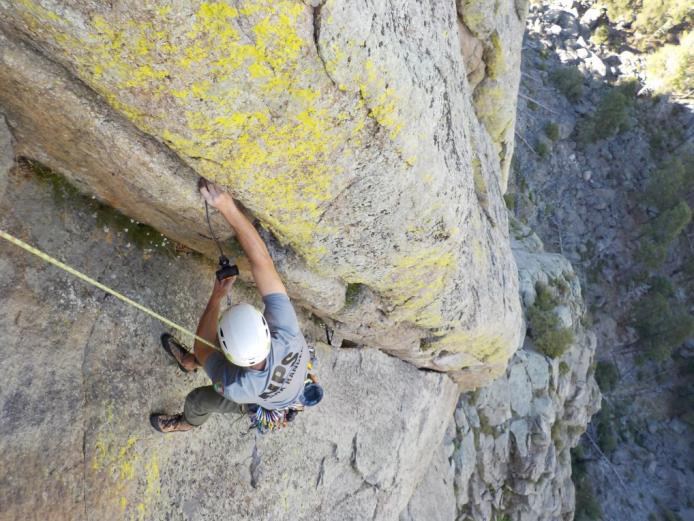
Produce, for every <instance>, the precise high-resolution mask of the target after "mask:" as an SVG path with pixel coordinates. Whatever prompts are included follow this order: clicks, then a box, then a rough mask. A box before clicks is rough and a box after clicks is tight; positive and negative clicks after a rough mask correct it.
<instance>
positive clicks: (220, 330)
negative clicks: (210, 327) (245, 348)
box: [219, 327, 224, 338]
mask: <svg viewBox="0 0 694 521" xmlns="http://www.w3.org/2000/svg"><path fill="white" fill-rule="evenodd" d="M219 336H221V337H222V338H224V330H223V329H222V328H221V327H220V328H219Z"/></svg>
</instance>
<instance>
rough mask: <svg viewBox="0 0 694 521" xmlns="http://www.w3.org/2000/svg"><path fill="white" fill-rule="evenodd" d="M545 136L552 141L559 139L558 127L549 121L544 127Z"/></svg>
mask: <svg viewBox="0 0 694 521" xmlns="http://www.w3.org/2000/svg"><path fill="white" fill-rule="evenodd" d="M545 135H546V136H547V137H548V138H549V139H551V140H552V141H556V140H557V139H559V125H557V124H556V123H554V122H553V121H550V122H549V123H547V124H546V125H545Z"/></svg>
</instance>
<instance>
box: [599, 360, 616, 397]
mask: <svg viewBox="0 0 694 521" xmlns="http://www.w3.org/2000/svg"><path fill="white" fill-rule="evenodd" d="M595 380H596V381H597V382H598V386H599V387H600V390H601V391H604V392H608V393H609V392H611V391H613V390H614V388H615V387H616V386H617V383H619V371H618V370H617V367H616V366H615V365H614V364H613V363H611V362H602V361H601V362H598V365H597V367H596V368H595Z"/></svg>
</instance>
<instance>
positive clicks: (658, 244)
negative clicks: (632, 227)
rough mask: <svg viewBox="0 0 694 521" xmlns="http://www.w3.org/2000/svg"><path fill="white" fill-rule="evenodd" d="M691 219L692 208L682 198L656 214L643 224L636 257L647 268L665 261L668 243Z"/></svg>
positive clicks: (653, 267) (655, 266) (654, 266)
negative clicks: (647, 222) (646, 223)
mask: <svg viewBox="0 0 694 521" xmlns="http://www.w3.org/2000/svg"><path fill="white" fill-rule="evenodd" d="M691 220H692V210H691V208H689V205H688V204H687V202H686V201H684V200H682V201H680V202H679V203H677V205H675V206H674V207H673V208H670V209H669V210H665V211H663V212H661V213H660V214H658V216H657V217H656V218H655V219H653V220H652V221H651V222H650V223H649V224H648V225H646V226H645V228H644V233H643V234H642V236H641V243H640V245H639V250H638V251H637V253H636V258H637V259H638V260H639V261H640V262H643V263H644V264H645V265H646V266H647V267H649V268H652V269H655V268H657V267H658V266H660V265H661V264H662V263H663V262H664V261H665V258H666V256H667V251H668V248H669V246H670V244H671V243H672V242H673V241H674V240H675V239H676V238H677V236H678V235H679V234H680V233H681V232H682V231H683V230H684V229H685V227H686V226H687V225H688V224H689V223H690V222H691Z"/></svg>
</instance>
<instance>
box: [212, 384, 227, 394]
mask: <svg viewBox="0 0 694 521" xmlns="http://www.w3.org/2000/svg"><path fill="white" fill-rule="evenodd" d="M212 387H214V390H215V391H217V392H218V393H219V394H221V395H222V396H224V386H223V385H222V382H215V383H214V384H213V385H212Z"/></svg>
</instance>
